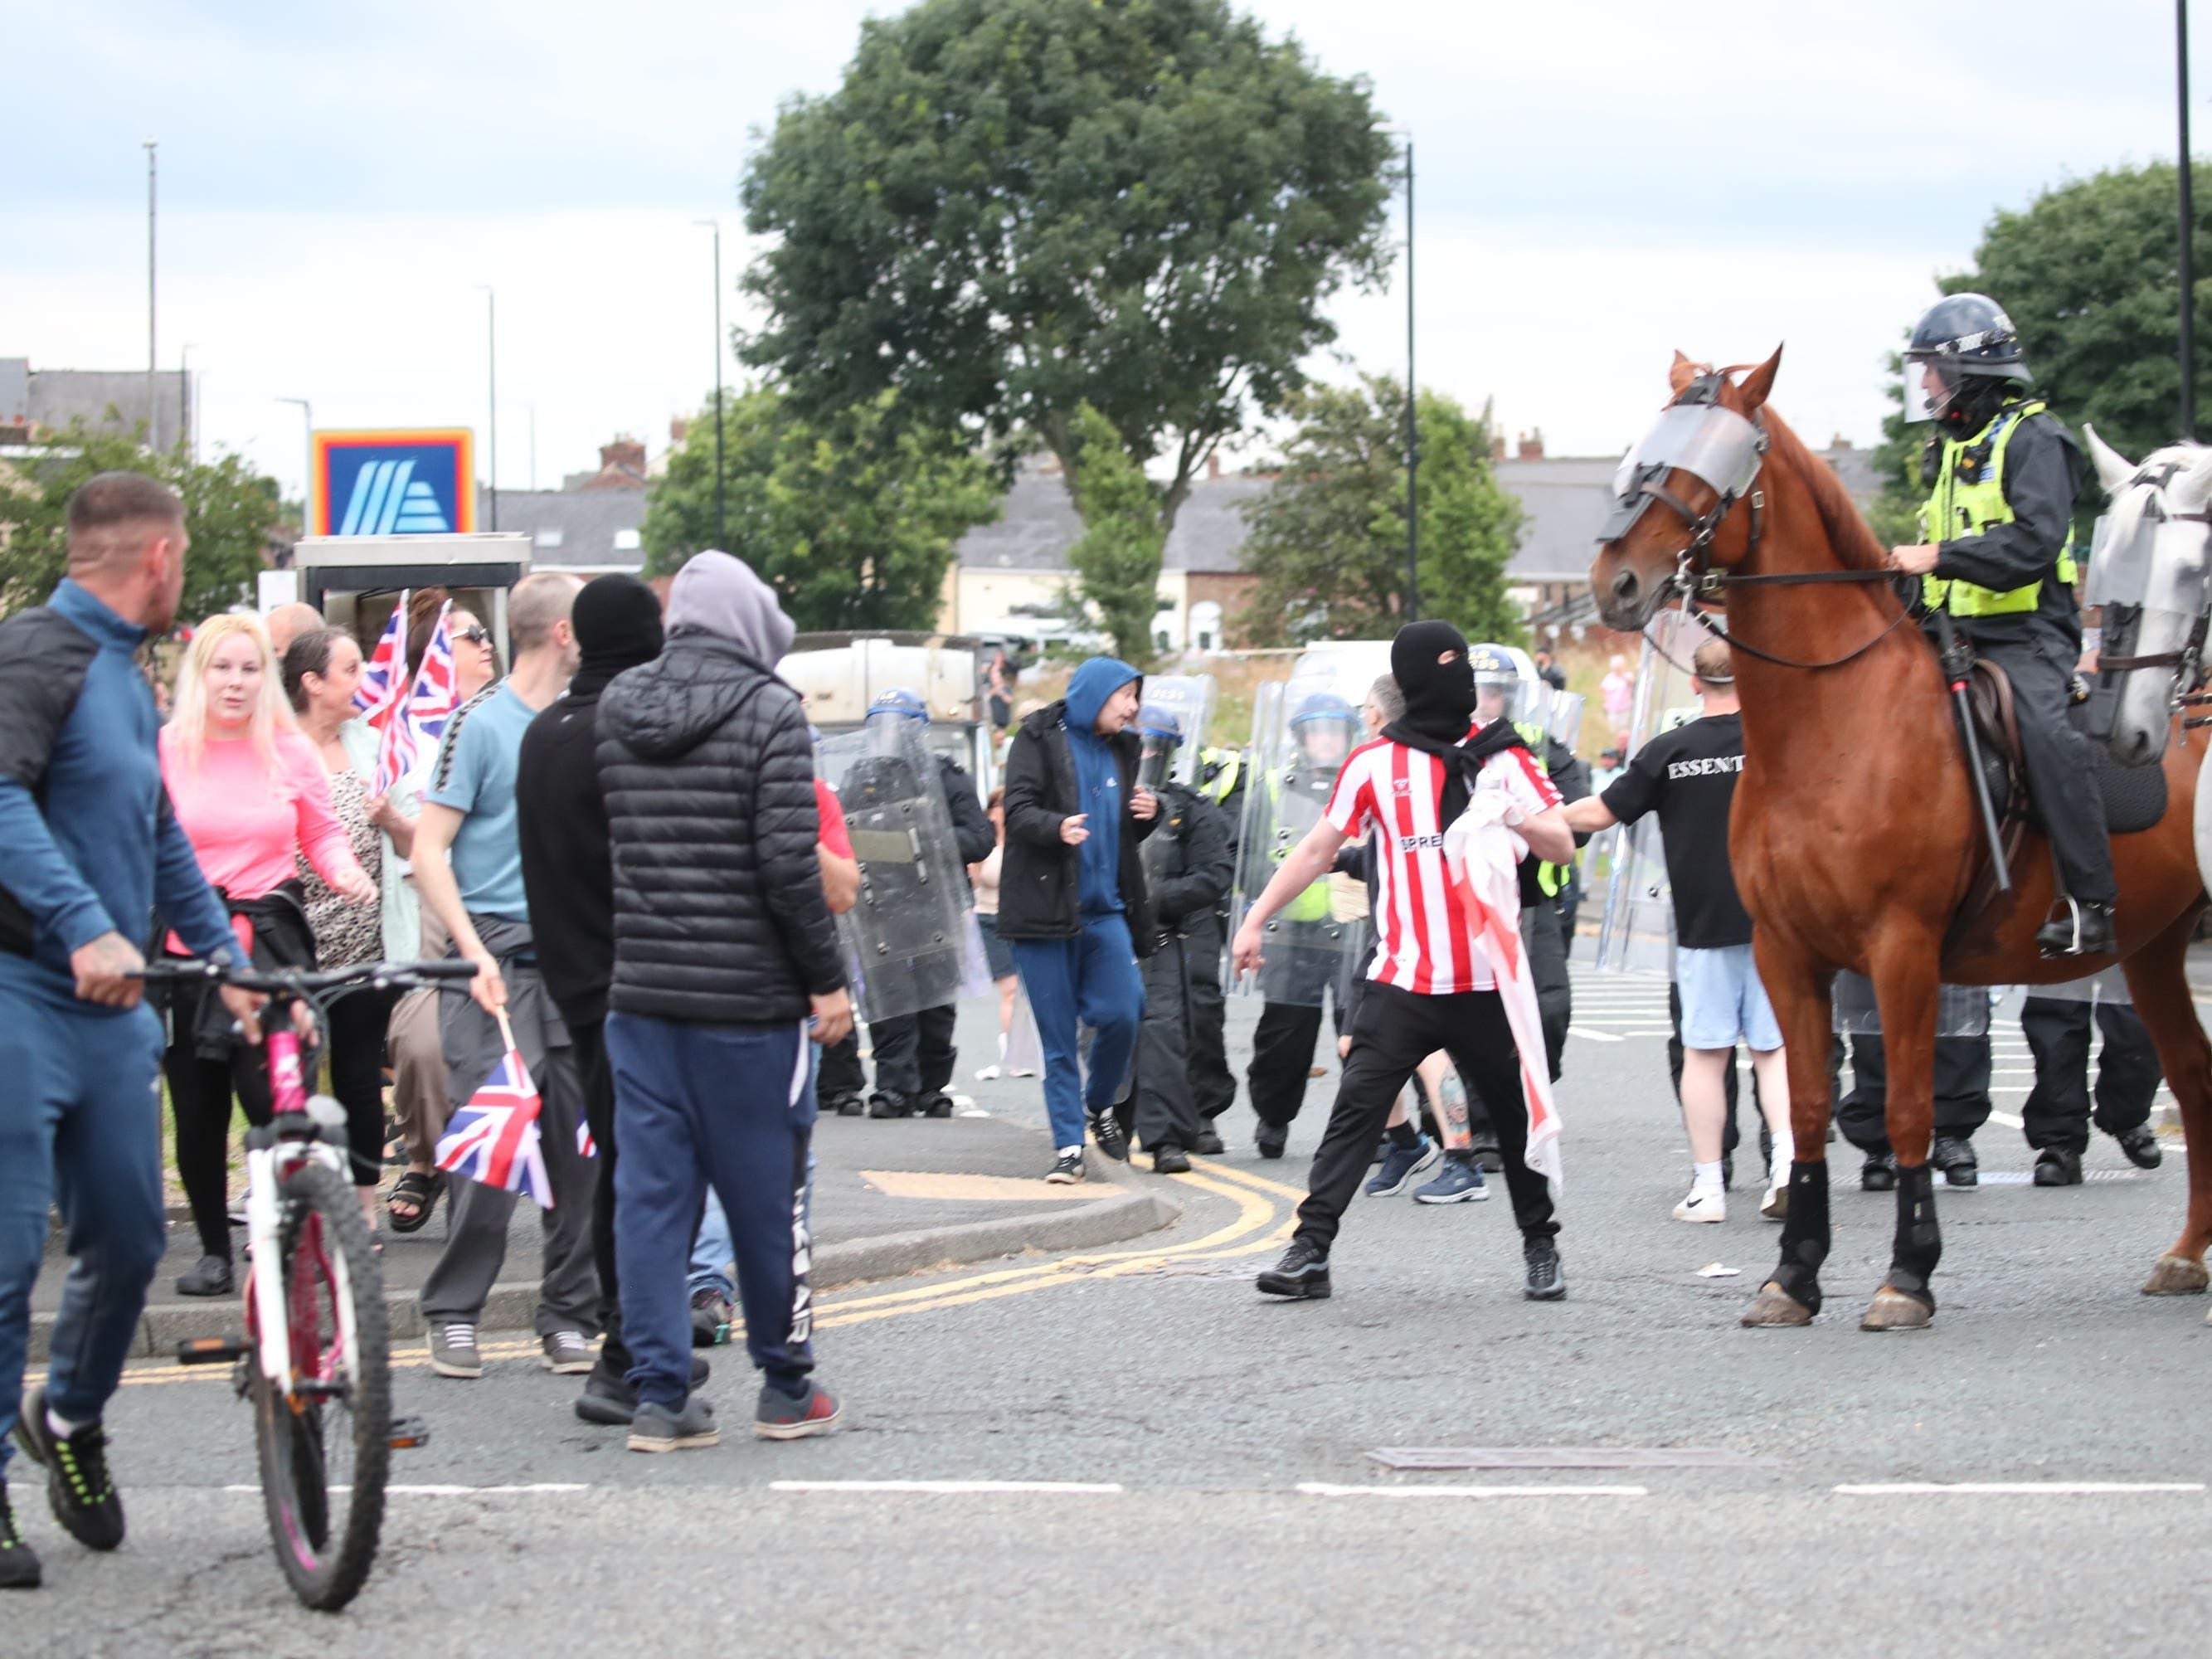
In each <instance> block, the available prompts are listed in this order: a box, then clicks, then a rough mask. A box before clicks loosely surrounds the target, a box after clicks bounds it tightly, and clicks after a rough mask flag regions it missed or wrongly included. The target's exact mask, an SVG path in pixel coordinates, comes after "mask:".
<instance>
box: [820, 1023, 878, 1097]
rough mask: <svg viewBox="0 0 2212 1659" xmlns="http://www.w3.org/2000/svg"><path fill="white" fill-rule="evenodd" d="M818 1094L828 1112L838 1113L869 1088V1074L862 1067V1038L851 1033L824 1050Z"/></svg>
mask: <svg viewBox="0 0 2212 1659" xmlns="http://www.w3.org/2000/svg"><path fill="white" fill-rule="evenodd" d="M814 1087H815V1093H816V1096H817V1098H818V1099H819V1100H820V1101H821V1103H822V1109H823V1111H825V1112H835V1111H836V1109H838V1108H839V1107H840V1106H842V1105H843V1104H844V1103H846V1102H847V1101H848V1100H858V1099H859V1098H860V1097H861V1096H862V1095H864V1094H866V1093H867V1091H868V1076H867V1073H866V1072H864V1071H862V1070H861V1069H860V1037H859V1036H858V1035H857V1033H855V1032H848V1033H847V1034H846V1037H845V1040H844V1041H843V1042H841V1043H839V1044H837V1045H836V1047H835V1048H824V1049H823V1051H822V1070H821V1072H820V1073H819V1074H818V1075H817V1077H816V1079H815V1080H814Z"/></svg>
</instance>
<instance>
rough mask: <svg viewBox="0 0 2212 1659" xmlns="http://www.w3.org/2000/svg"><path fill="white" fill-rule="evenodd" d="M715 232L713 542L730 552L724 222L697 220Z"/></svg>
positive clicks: (699, 223) (696, 220)
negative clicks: (725, 501) (725, 475)
mask: <svg viewBox="0 0 2212 1659" xmlns="http://www.w3.org/2000/svg"><path fill="white" fill-rule="evenodd" d="M692 223H693V224H695V225H704V226H706V227H708V228H709V229H711V230H712V231H713V232H714V545H715V546H716V547H718V548H720V549H721V550H723V551H725V552H727V551H728V550H729V545H730V526H729V520H728V519H727V517H726V515H725V514H724V513H723V510H722V491H723V489H724V485H723V483H722V349H723V348H722V222H721V221H720V219H694V220H693V221H692Z"/></svg>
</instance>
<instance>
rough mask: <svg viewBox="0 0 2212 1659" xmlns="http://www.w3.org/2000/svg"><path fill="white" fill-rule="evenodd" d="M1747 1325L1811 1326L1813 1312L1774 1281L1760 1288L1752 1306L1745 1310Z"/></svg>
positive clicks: (1768, 1281)
mask: <svg viewBox="0 0 2212 1659" xmlns="http://www.w3.org/2000/svg"><path fill="white" fill-rule="evenodd" d="M1743 1322H1744V1323H1745V1324H1746V1325H1753V1326H1757V1325H1809V1324H1811V1323H1812V1322H1813V1310H1811V1309H1810V1308H1808V1307H1807V1306H1806V1305H1805V1304H1803V1303H1802V1302H1800V1301H1799V1300H1798V1299H1797V1298H1796V1297H1794V1296H1792V1295H1790V1292H1789V1291H1785V1290H1784V1289H1783V1288H1782V1287H1781V1286H1780V1285H1778V1284H1776V1283H1775V1282H1774V1281H1773V1280H1772V1279H1769V1280H1767V1282H1766V1283H1765V1284H1764V1285H1760V1286H1759V1294H1758V1295H1757V1296H1755V1297H1752V1299H1751V1306H1749V1307H1748V1308H1746V1309H1745V1310H1743Z"/></svg>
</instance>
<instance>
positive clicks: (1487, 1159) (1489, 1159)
mask: <svg viewBox="0 0 2212 1659" xmlns="http://www.w3.org/2000/svg"><path fill="white" fill-rule="evenodd" d="M1474 1161H1475V1162H1476V1163H1477V1164H1480V1165H1481V1166H1482V1167H1483V1168H1484V1169H1486V1170H1488V1171H1489V1172H1490V1173H1491V1174H1492V1175H1503V1174H1504V1172H1505V1154H1504V1153H1503V1152H1499V1151H1498V1143H1497V1142H1496V1141H1494V1140H1478V1141H1476V1142H1475V1143H1474Z"/></svg>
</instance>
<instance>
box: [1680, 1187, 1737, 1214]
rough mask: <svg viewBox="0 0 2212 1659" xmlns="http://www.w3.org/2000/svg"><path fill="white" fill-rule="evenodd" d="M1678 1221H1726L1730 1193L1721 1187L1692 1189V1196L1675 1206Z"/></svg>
mask: <svg viewBox="0 0 2212 1659" xmlns="http://www.w3.org/2000/svg"><path fill="white" fill-rule="evenodd" d="M1674 1219H1675V1220H1677V1221H1726V1220H1727V1219H1728V1193H1727V1192H1726V1190H1725V1189H1723V1188H1719V1187H1692V1188H1690V1195H1689V1196H1688V1197H1687V1198H1686V1199H1684V1200H1682V1201H1681V1202H1680V1204H1677V1205H1676V1206H1674Z"/></svg>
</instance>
